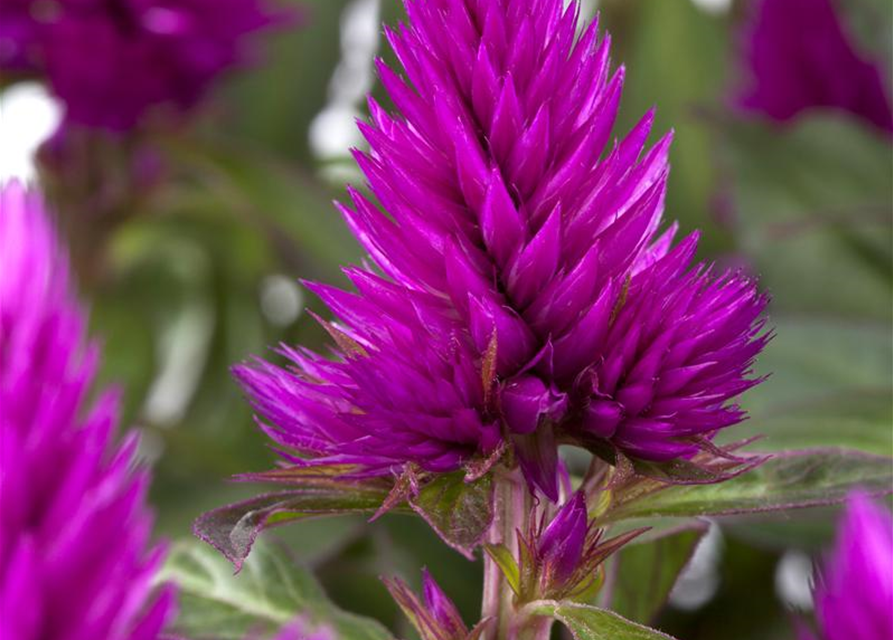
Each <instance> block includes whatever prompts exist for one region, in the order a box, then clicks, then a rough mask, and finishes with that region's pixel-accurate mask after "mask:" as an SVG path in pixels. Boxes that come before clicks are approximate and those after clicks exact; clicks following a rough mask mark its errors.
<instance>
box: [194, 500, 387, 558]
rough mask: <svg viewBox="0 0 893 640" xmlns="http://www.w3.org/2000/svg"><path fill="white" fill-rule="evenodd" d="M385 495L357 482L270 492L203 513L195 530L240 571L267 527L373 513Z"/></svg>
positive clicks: (196, 522) (196, 523) (197, 521)
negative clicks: (344, 515) (304, 520)
mask: <svg viewBox="0 0 893 640" xmlns="http://www.w3.org/2000/svg"><path fill="white" fill-rule="evenodd" d="M385 496H386V493H385V492H379V491H375V490H368V489H364V488H362V487H358V486H355V485H348V486H344V487H339V486H337V485H333V486H331V487H312V488H311V487H306V488H300V489H294V490H290V491H280V492H277V493H267V494H263V495H260V496H256V497H254V498H251V499H249V500H245V501H242V502H237V503H235V504H231V505H227V506H225V507H220V508H218V509H214V510H212V511H209V512H207V513H205V514H202V515H201V516H200V517H199V518H198V519H197V520H196V521H195V525H194V531H195V534H196V535H197V536H198V537H199V538H201V539H202V540H204V541H205V542H207V543H208V544H210V545H211V546H212V547H214V548H215V549H217V550H218V551H220V553H222V554H223V555H224V556H225V557H226V558H227V559H228V560H229V561H230V562H232V563H233V564H234V565H235V567H236V571H239V570H241V568H242V566H243V564H242V563H243V562H244V560H245V558H247V557H248V554H249V553H250V552H251V547H252V545H253V544H254V541H255V539H256V538H257V536H258V534H260V532H261V531H263V530H264V529H266V528H268V527H273V526H278V525H283V524H286V523H289V522H293V521H295V520H300V519H304V518H311V517H318V516H324V515H339V514H345V513H372V512H374V511H375V510H376V509H377V508H378V507H379V506H380V505H381V502H382V500H383V499H384V498H385Z"/></svg>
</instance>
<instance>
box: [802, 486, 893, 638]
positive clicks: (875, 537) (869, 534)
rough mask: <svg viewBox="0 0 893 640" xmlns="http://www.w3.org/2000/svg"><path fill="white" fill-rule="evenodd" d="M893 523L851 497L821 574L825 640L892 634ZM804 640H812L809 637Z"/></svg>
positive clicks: (818, 600)
mask: <svg viewBox="0 0 893 640" xmlns="http://www.w3.org/2000/svg"><path fill="white" fill-rule="evenodd" d="M891 567H893V518H891V517H890V513H889V512H888V511H887V510H886V509H884V508H883V507H879V506H877V505H875V504H873V503H872V502H871V500H870V499H869V498H868V497H867V496H865V495H864V494H862V493H855V494H853V495H852V496H850V500H849V504H848V505H847V509H846V513H845V514H844V517H843V520H842V521H841V524H840V527H839V530H838V537H837V544H836V546H835V548H834V550H833V552H832V554H831V555H830V556H829V558H828V559H827V562H826V563H825V565H824V567H823V568H822V569H821V570H820V571H819V575H818V579H817V581H816V590H815V599H816V612H817V617H818V623H819V629H820V637H821V638H822V640H885V639H886V638H889V637H890V631H891V629H893V572H891ZM802 637H803V640H814V638H813V636H812V635H811V634H808V633H804V634H803V635H802Z"/></svg>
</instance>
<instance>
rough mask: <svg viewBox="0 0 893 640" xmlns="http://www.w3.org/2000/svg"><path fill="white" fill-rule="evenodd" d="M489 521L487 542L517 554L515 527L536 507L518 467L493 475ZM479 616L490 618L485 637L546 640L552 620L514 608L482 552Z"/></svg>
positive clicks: (499, 575)
mask: <svg viewBox="0 0 893 640" xmlns="http://www.w3.org/2000/svg"><path fill="white" fill-rule="evenodd" d="M494 499H495V505H494V517H493V524H492V525H491V527H490V532H489V534H488V535H487V542H489V543H491V544H500V543H501V544H504V545H505V546H506V547H508V548H509V549H510V550H511V552H512V554H513V555H514V556H515V557H516V558H517V557H518V538H517V535H516V534H515V531H516V530H521V531H525V530H526V528H527V523H528V522H529V519H530V515H531V512H532V511H533V510H534V509H536V508H537V507H536V505H535V503H534V500H533V497H532V496H531V495H530V491H529V489H528V488H527V484H526V482H525V481H524V478H523V477H522V476H521V474H520V472H519V471H518V470H515V471H509V470H505V469H502V470H499V471H497V473H496V475H495V498H494ZM481 613H482V617H483V618H492V619H493V620H495V623H494V624H493V625H492V626H491V627H490V632H489V633H488V634H487V640H549V633H550V630H551V628H552V620H551V619H549V618H545V617H540V616H538V617H530V616H529V615H527V614H525V613H523V612H521V611H520V610H519V609H518V608H516V607H515V603H514V593H513V592H512V589H511V587H510V586H509V585H508V582H507V581H506V580H505V577H504V576H503V575H502V570H501V569H500V568H499V566H498V565H497V564H496V563H495V562H494V561H493V560H492V559H491V558H490V556H489V555H488V554H484V597H483V604H482V607H481Z"/></svg>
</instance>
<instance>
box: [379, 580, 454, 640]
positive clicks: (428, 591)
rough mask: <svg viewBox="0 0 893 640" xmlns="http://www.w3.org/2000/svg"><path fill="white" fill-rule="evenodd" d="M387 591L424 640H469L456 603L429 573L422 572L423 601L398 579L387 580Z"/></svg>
mask: <svg viewBox="0 0 893 640" xmlns="http://www.w3.org/2000/svg"><path fill="white" fill-rule="evenodd" d="M384 584H385V587H387V589H388V591H390V592H391V596H392V597H393V598H394V600H395V601H396V602H397V604H398V605H400V608H401V609H402V610H403V613H404V614H406V617H407V618H409V621H410V622H411V623H412V626H414V627H415V628H416V630H417V631H418V632H419V635H420V636H421V637H422V640H466V639H467V638H469V634H470V632H469V630H468V627H466V626H465V622H464V621H463V620H462V616H461V615H460V614H459V610H458V609H457V608H456V605H455V604H453V601H452V600H450V599H449V597H448V596H447V595H446V593H444V591H443V589H441V588H440V585H438V584H437V583H436V582H435V581H434V578H432V577H431V574H430V573H428V570H427V569H422V596H423V597H422V599H421V600H420V599H419V598H418V596H416V594H414V593H413V592H412V591H411V590H410V588H409V585H407V584H406V583H405V582H403V581H402V580H400V579H398V578H393V579H391V580H387V579H385V580H384Z"/></svg>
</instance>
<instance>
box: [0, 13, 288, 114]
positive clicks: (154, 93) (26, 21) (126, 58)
mask: <svg viewBox="0 0 893 640" xmlns="http://www.w3.org/2000/svg"><path fill="white" fill-rule="evenodd" d="M281 18H282V16H277V15H274V14H273V13H270V12H268V11H267V10H265V9H264V8H263V7H262V6H261V4H260V2H259V0H9V1H8V2H4V3H3V4H2V5H0V70H2V71H3V73H4V75H6V74H22V75H26V76H29V75H37V76H40V77H45V78H46V80H47V82H48V84H49V85H50V87H51V89H52V91H53V93H54V94H56V95H57V96H58V97H59V98H60V99H61V100H62V102H64V104H65V107H66V118H67V120H68V121H70V122H73V123H76V124H81V125H86V126H90V127H101V128H107V129H113V130H122V129H129V128H132V127H133V126H134V125H136V124H137V123H139V122H140V121H141V120H142V119H143V118H144V117H146V115H147V113H148V112H149V110H150V109H152V108H156V107H159V106H166V107H167V108H169V109H178V110H182V109H187V108H189V107H192V106H193V105H194V104H195V103H196V102H198V100H199V99H200V98H201V97H202V96H203V95H204V93H205V91H206V90H207V87H208V85H209V84H210V83H211V81H212V80H214V79H215V78H216V77H217V76H219V75H220V74H221V73H222V72H224V71H225V70H227V69H229V68H231V67H233V66H235V65H237V64H240V63H241V62H243V60H244V59H245V55H246V53H247V51H246V42H245V40H246V36H247V35H249V34H251V33H252V32H254V31H257V30H258V29H261V28H263V27H266V26H269V25H271V24H273V23H275V22H277V21H279V20H280V19H281Z"/></svg>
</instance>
